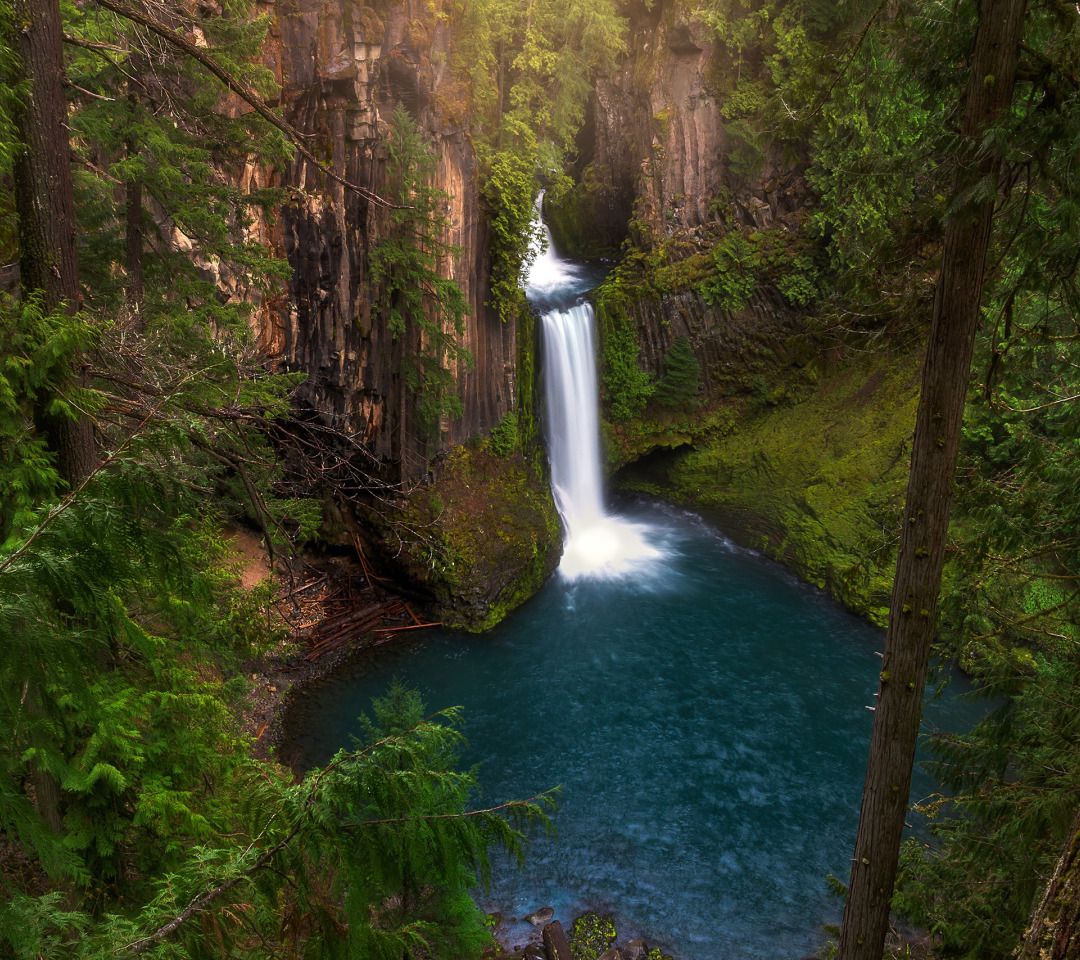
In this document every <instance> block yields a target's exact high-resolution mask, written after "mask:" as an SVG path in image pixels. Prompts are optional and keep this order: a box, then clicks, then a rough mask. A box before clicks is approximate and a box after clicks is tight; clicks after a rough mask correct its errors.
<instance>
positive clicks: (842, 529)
mask: <svg viewBox="0 0 1080 960" xmlns="http://www.w3.org/2000/svg"><path fill="white" fill-rule="evenodd" d="M916 366H917V362H916V359H915V358H914V357H899V358H897V357H893V358H886V357H876V358H872V359H868V360H866V361H865V362H860V363H849V364H845V365H841V364H836V365H833V366H831V367H827V368H824V369H819V370H818V371H817V385H816V387H815V388H814V389H813V390H812V391H811V392H810V393H809V395H805V394H804V396H805V399H803V400H801V402H798V403H794V404H791V405H761V404H759V405H757V406H756V408H755V407H754V405H747V406H745V407H743V408H742V411H741V412H735V413H734V414H733V416H732V417H731V419H730V420H729V421H728V427H727V429H724V430H715V429H714V430H713V431H709V432H704V433H695V432H693V431H691V432H690V433H689V434H688V435H687V437H686V439H687V440H688V441H689V442H690V443H692V444H693V446H692V447H686V448H684V449H682V450H680V451H678V452H676V453H674V454H672V455H669V456H667V457H665V458H663V459H662V460H657V459H655V458H654V459H653V460H652V461H651V462H650V461H649V460H645V461H642V462H641V463H639V464H637V465H632V466H630V467H628V468H626V469H625V470H624V471H623V472H622V473H621V474H620V476H619V483H620V486H622V487H623V488H626V489H632V490H639V491H642V492H648V493H651V494H654V495H657V496H661V497H664V498H667V499H672V500H675V501H678V502H680V503H684V504H686V505H688V506H692V507H693V508H694V509H696V510H698V511H700V512H701V513H702V514H704V515H705V516H708V517H710V518H711V519H713V520H714V521H715V522H717V523H718V524H719V525H720V526H721V528H722V529H724V530H726V531H728V532H730V533H731V534H732V535H733V536H735V537H736V538H737V539H739V540H740V541H741V542H743V543H745V544H747V545H748V546H751V547H753V548H755V549H758V550H761V551H762V552H763V553H765V554H767V555H768V556H771V557H774V558H776V559H778V560H780V561H781V562H783V563H784V564H786V565H787V566H789V567H790V568H791V569H792V570H794V571H795V572H796V573H797V574H798V575H799V576H800V577H802V578H803V579H805V580H807V581H809V582H810V583H813V584H815V585H817V586H819V587H823V588H825V589H826V590H828V591H829V592H830V593H831V594H832V595H833V596H834V597H836V599H838V600H839V601H840V602H841V603H843V604H844V605H845V606H847V607H848V608H849V609H850V610H852V611H854V612H855V613H858V614H861V615H863V616H866V617H869V618H870V619H871V620H873V621H874V622H876V623H879V624H884V623H885V620H886V617H887V614H888V603H889V593H890V591H891V585H892V575H893V565H894V562H895V556H896V546H897V543H898V531H899V522H900V517H901V512H902V509H903V499H904V490H905V486H906V482H907V473H908V463H909V440H910V436H911V430H912V428H913V426H914V422H915V407H916V403H917V400H918V383H917V376H916V372H915V371H916ZM807 372H808V371H804V372H803V374H802V376H803V377H804V378H805V376H806V373H807ZM711 422H712V423H713V425H714V428H715V426H716V425H717V424H718V423H720V422H723V421H722V420H717V418H716V417H713V418H711Z"/></svg>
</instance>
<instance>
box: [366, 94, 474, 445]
mask: <svg viewBox="0 0 1080 960" xmlns="http://www.w3.org/2000/svg"><path fill="white" fill-rule="evenodd" d="M387 152H388V154H389V156H388V162H387V179H388V181H389V184H388V186H389V197H390V198H391V199H392V201H393V204H394V205H393V207H392V208H391V209H390V210H389V211H388V213H387V215H386V218H387V230H386V232H385V234H384V235H382V236H380V237H379V239H378V241H377V242H376V244H375V247H374V249H373V250H372V253H371V274H372V278H373V280H374V281H375V282H376V283H377V284H381V285H382V287H383V291H384V292H383V295H382V296H380V297H379V298H377V299H376V301H375V303H374V305H373V309H374V311H375V312H376V313H377V314H378V315H380V316H382V317H383V318H384V319H385V320H386V324H387V327H388V328H389V330H390V333H391V336H393V338H394V340H395V341H396V342H397V344H398V347H399V350H400V356H401V361H400V371H401V376H402V377H403V378H404V380H405V384H406V386H407V387H408V388H409V390H411V391H412V392H413V393H414V394H415V395H416V397H417V403H416V414H415V415H416V420H417V423H416V427H417V432H418V434H419V435H420V436H421V437H422V438H423V439H424V440H425V441H427V442H429V443H430V442H434V441H436V440H437V439H438V435H439V424H440V421H441V420H442V418H443V417H444V416H449V417H455V416H460V415H461V409H462V408H461V399H460V397H459V396H458V395H457V392H456V386H457V379H456V377H455V376H454V372H453V370H452V369H451V368H450V367H449V366H447V364H454V365H458V366H464V365H467V364H468V363H470V362H471V358H470V357H469V354H468V351H466V350H465V349H464V348H463V347H462V346H461V341H460V338H461V336H462V334H463V333H464V332H465V316H466V314H467V313H468V304H467V302H466V300H465V295H464V294H463V293H462V292H461V288H460V287H459V286H458V285H457V282H456V281H454V280H453V279H450V278H447V277H445V276H443V274H442V273H441V272H440V271H441V268H443V267H444V265H445V263H446V262H447V260H448V259H449V258H450V257H452V256H453V255H454V254H455V253H456V252H457V251H455V250H454V248H453V247H452V246H450V245H449V244H448V243H447V242H446V240H445V235H446V232H447V230H448V229H449V226H450V224H449V221H448V219H447V217H446V215H445V214H444V213H443V212H442V205H443V203H445V201H446V200H447V197H446V195H445V194H444V193H442V192H440V191H438V190H436V189H435V188H434V187H432V186H431V178H432V175H433V174H434V170H435V158H434V157H433V156H432V155H431V154H430V153H429V152H428V149H427V147H426V145H425V143H424V140H423V137H422V135H421V133H420V130H419V129H418V128H417V126H416V123H415V121H414V120H413V119H412V117H411V116H410V115H409V112H408V110H406V109H405V107H404V106H403V105H402V104H400V103H399V104H397V105H396V106H395V108H394V114H393V119H392V123H391V133H390V139H389V141H388V142H387ZM405 427H406V425H405V423H404V417H402V420H401V423H400V424H399V430H400V431H402V434H401V435H402V437H404V431H405Z"/></svg>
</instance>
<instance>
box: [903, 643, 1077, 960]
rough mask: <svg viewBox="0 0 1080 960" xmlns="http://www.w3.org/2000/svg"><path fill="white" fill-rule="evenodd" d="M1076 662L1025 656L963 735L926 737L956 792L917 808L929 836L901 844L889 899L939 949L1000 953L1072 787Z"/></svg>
mask: <svg viewBox="0 0 1080 960" xmlns="http://www.w3.org/2000/svg"><path fill="white" fill-rule="evenodd" d="M1078 667H1080V664H1078V663H1077V660H1076V657H1075V654H1074V653H1073V654H1070V655H1069V656H1066V657H1061V658H1058V659H1057V660H1055V661H1050V660H1047V659H1046V658H1044V657H1042V656H1038V657H1036V658H1035V659H1034V660H1033V661H1031V669H1030V671H1029V673H1028V676H1027V678H1026V680H1025V682H1024V684H1023V687H1022V688H1020V689H1019V690H1016V691H1014V693H1015V696H1014V698H1013V699H1012V700H1010V701H1009V702H1007V703H1006V704H1005V705H1004V706H1002V707H1000V708H999V709H997V710H995V711H994V712H992V713H991V714H990V715H989V716H988V717H987V719H986V720H984V721H983V722H981V723H980V724H979V725H978V726H976V728H975V729H974V730H973V731H971V733H970V734H966V735H950V736H939V737H937V738H935V739H934V740H933V741H931V747H932V750H933V753H934V757H935V759H934V761H933V762H932V763H931V764H930V769H931V770H932V772H933V773H934V774H935V775H936V776H937V777H939V778H940V779H941V780H942V782H943V783H944V785H945V786H946V787H947V788H949V789H950V790H951V791H953V792H954V793H955V796H954V797H951V798H945V797H939V798H931V800H929V801H927V802H925V804H924V808H925V812H926V813H928V814H929V815H930V816H931V817H932V818H935V819H934V820H933V821H932V830H933V833H934V834H935V837H936V838H937V841H936V843H935V844H934V845H933V846H929V845H925V844H922V843H917V842H914V841H912V842H909V844H908V846H907V848H906V850H905V852H904V856H903V859H902V861H901V884H900V888H899V892H898V895H897V898H896V906H897V908H898V909H901V910H903V911H904V912H905V913H907V914H908V915H909V916H911V917H912V918H913V919H914V920H915V921H916V922H918V923H919V924H921V925H924V926H926V927H927V928H928V929H930V930H931V931H932V933H933V934H934V937H935V940H936V941H937V943H938V944H939V949H940V951H941V954H942V955H945V956H955V957H970V958H975V957H979V958H986V960H1005V958H1007V957H1009V956H1011V955H1012V953H1013V950H1014V948H1015V947H1016V945H1017V944H1018V943H1019V942H1020V941H1021V938H1022V937H1023V934H1024V930H1025V928H1026V926H1027V923H1028V919H1029V917H1030V915H1031V911H1032V909H1033V907H1034V906H1035V904H1036V902H1037V900H1038V898H1039V896H1040V895H1041V894H1042V892H1043V888H1044V885H1045V881H1046V878H1047V877H1048V876H1049V875H1050V874H1051V873H1052V872H1053V869H1054V864H1055V862H1056V860H1057V858H1058V856H1059V855H1060V853H1061V850H1062V847H1063V845H1064V844H1065V843H1066V842H1068V841H1070V840H1071V839H1072V833H1071V830H1070V827H1071V825H1072V823H1073V820H1074V818H1075V816H1076V795H1077V791H1078V790H1080V754H1078V751H1077V743H1078V738H1080V716H1078V714H1077V711H1076V710H1075V703H1076V700H1077V696H1078V695H1080V669H1078Z"/></svg>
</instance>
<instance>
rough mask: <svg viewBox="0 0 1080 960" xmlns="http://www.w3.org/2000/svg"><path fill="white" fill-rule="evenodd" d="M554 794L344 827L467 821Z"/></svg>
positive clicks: (546, 798) (358, 823)
mask: <svg viewBox="0 0 1080 960" xmlns="http://www.w3.org/2000/svg"><path fill="white" fill-rule="evenodd" d="M554 789H556V790H557V789H559V788H558V787H556V788H554ZM552 792H553V791H551V790H546V791H544V793H538V794H536V796H533V797H529V798H528V799H527V800H507V801H506V802H505V803H500V804H497V805H496V806H494V807H485V808H484V809H483V810H466V811H465V812H464V813H422V814H419V815H417V816H414V817H387V818H386V819H385V820H358V821H357V822H356V823H343V824H342V827H345V828H346V829H355V828H356V827H374V826H378V825H379V824H384V823H415V822H417V821H422V820H467V819H468V818H470V817H480V816H485V815H486V814H490V813H496V812H497V811H499V810H516V809H519V808H521V807H529V806H531V805H532V804H535V803H537V802H538V801H545V802H546V801H550V800H551V796H550V794H551V793H552Z"/></svg>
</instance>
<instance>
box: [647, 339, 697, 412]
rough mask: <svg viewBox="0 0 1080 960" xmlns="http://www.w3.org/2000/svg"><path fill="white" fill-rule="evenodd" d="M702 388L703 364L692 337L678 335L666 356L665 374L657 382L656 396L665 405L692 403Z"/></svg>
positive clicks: (675, 405)
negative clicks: (699, 359)
mask: <svg viewBox="0 0 1080 960" xmlns="http://www.w3.org/2000/svg"><path fill="white" fill-rule="evenodd" d="M700 390H701V364H700V363H698V359H697V357H696V356H695V355H694V348H693V347H692V346H691V345H690V338H689V337H686V336H682V337H676V338H675V339H674V340H672V341H671V346H670V347H669V348H668V352H667V356H665V357H664V376H663V377H662V378H661V379H660V381H659V382H658V383H657V384H656V397H657V399H658V400H659V401H660V402H661V403H662V404H663V405H664V406H665V407H677V406H679V405H680V404H686V403H690V402H691V401H693V400H695V399H696V398H697V395H698V392H699V391H700Z"/></svg>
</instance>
